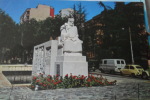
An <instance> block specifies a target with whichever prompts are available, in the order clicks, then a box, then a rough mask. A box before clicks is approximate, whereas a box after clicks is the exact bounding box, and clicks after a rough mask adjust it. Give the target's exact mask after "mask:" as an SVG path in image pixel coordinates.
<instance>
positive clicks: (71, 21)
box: [68, 18, 74, 26]
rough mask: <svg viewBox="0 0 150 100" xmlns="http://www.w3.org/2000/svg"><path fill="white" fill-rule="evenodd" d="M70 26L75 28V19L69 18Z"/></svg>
mask: <svg viewBox="0 0 150 100" xmlns="http://www.w3.org/2000/svg"><path fill="white" fill-rule="evenodd" d="M68 24H69V25H70V26H74V18H68Z"/></svg>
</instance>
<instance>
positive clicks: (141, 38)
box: [85, 2, 147, 64]
mask: <svg viewBox="0 0 150 100" xmlns="http://www.w3.org/2000/svg"><path fill="white" fill-rule="evenodd" d="M99 5H100V7H103V8H104V11H103V12H101V14H99V15H97V16H95V17H94V18H93V19H92V21H91V22H90V21H89V22H86V23H91V24H89V25H87V26H86V29H85V30H86V34H87V35H86V38H87V41H86V43H87V47H86V48H87V49H86V50H87V52H89V51H90V52H93V53H94V54H95V55H94V58H93V59H96V60H98V61H99V60H100V59H104V58H107V59H109V58H122V59H125V60H126V61H127V63H132V62H131V47H130V38H129V28H130V29H131V30H130V31H131V37H132V45H133V55H134V60H135V63H140V64H142V59H146V56H144V54H145V55H147V51H146V50H147V49H146V48H147V39H146V37H147V35H146V34H143V33H144V32H143V31H144V29H145V27H144V14H143V6H141V4H140V3H129V4H126V5H125V3H123V2H116V3H115V8H114V9H111V8H110V7H108V6H107V5H105V4H104V3H103V2H99ZM100 24H101V25H100ZM98 31H103V33H104V34H103V35H101V34H98ZM88 39H89V40H88ZM98 41H101V43H99V42H98ZM89 42H90V43H89ZM89 44H90V45H89ZM88 47H89V48H90V49H88Z"/></svg>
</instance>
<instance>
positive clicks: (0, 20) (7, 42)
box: [0, 9, 19, 60]
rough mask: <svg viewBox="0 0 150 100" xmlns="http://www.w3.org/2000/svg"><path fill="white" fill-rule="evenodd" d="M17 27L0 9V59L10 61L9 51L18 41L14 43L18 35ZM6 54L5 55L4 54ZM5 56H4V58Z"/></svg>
mask: <svg viewBox="0 0 150 100" xmlns="http://www.w3.org/2000/svg"><path fill="white" fill-rule="evenodd" d="M17 27H18V26H17V25H16V24H15V22H14V21H13V20H12V19H11V17H10V16H9V15H7V14H6V13H5V12H4V11H2V10H1V9H0V47H1V48H0V57H1V58H0V59H1V60H8V59H10V57H9V56H8V55H9V51H10V49H12V48H13V47H14V46H15V45H16V44H17V43H18V41H16V39H17V37H18V36H19V33H18V31H17ZM5 53H7V55H6V54H5ZM5 55H6V56H5Z"/></svg>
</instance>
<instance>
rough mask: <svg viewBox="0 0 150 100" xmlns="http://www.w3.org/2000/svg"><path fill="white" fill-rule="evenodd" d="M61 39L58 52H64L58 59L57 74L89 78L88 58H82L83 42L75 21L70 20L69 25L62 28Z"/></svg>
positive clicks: (66, 24)
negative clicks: (79, 36)
mask: <svg viewBox="0 0 150 100" xmlns="http://www.w3.org/2000/svg"><path fill="white" fill-rule="evenodd" d="M60 30H61V37H60V39H59V40H60V42H59V44H58V47H59V49H58V51H62V53H60V55H59V54H58V55H57V57H56V74H58V75H60V76H63V77H64V76H65V75H66V74H72V75H77V76H78V75H85V76H88V64H87V62H86V57H85V56H82V43H83V42H82V41H81V40H80V39H79V38H78V30H77V27H76V26H74V19H73V18H69V19H68V23H65V24H64V25H62V26H61V28H60Z"/></svg>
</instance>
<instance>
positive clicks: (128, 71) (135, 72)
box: [120, 64, 144, 77]
mask: <svg viewBox="0 0 150 100" xmlns="http://www.w3.org/2000/svg"><path fill="white" fill-rule="evenodd" d="M143 71H144V69H143V68H142V67H141V66H140V65H134V64H131V65H126V66H125V67H124V69H121V70H120V74H121V75H130V76H132V77H135V76H141V75H142V72H143Z"/></svg>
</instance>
